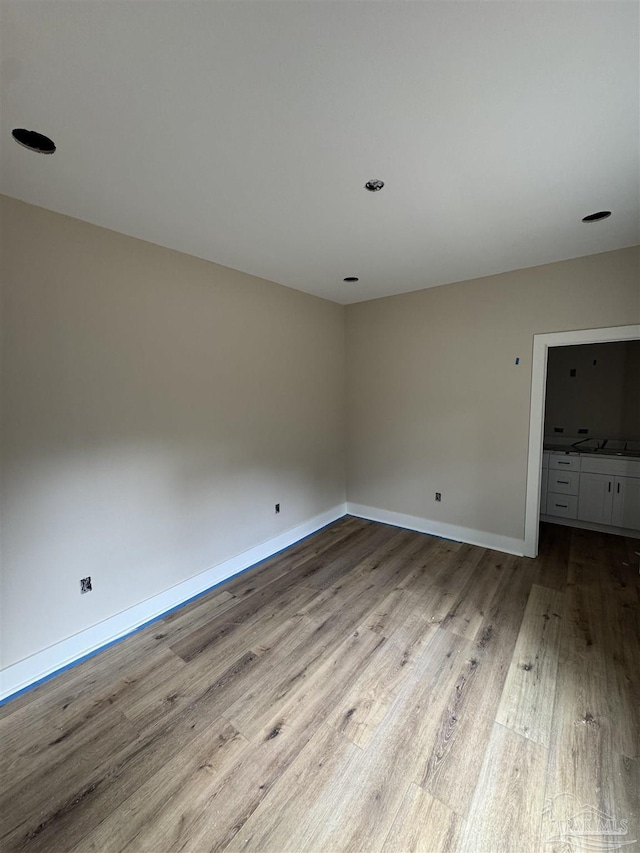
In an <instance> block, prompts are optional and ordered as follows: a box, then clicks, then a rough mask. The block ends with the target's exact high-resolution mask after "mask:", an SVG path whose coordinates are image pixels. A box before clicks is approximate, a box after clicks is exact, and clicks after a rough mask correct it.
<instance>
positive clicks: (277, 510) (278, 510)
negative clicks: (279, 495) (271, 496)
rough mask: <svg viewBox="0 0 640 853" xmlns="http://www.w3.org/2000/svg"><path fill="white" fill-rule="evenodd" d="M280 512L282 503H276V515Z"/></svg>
mask: <svg viewBox="0 0 640 853" xmlns="http://www.w3.org/2000/svg"><path fill="white" fill-rule="evenodd" d="M279 512H280V504H276V515H277V514H278V513H279Z"/></svg>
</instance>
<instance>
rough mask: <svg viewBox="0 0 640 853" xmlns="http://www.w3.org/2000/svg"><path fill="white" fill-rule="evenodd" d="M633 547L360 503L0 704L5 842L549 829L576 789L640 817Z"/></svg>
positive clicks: (438, 843)
mask: <svg viewBox="0 0 640 853" xmlns="http://www.w3.org/2000/svg"><path fill="white" fill-rule="evenodd" d="M636 550H638V543H637V541H631V540H624V539H621V538H617V537H612V536H607V535H605V534H601V533H595V532H591V531H579V530H572V529H571V528H568V527H555V528H554V527H553V526H543V530H542V535H541V555H540V557H539V558H538V559H537V560H526V559H522V558H517V557H510V556H507V555H503V554H497V553H495V552H489V551H486V550H485V549H482V548H476V547H473V546H470V545H463V544H460V543H455V542H448V541H446V540H441V539H436V538H434V537H430V536H425V535H422V534H418V533H413V532H410V531H405V530H400V529H398V528H394V527H389V526H386V525H381V524H375V523H373V522H367V521H362V520H361V519H352V518H351V519H350V518H345V519H341V520H340V521H339V522H336V523H335V524H333V525H331V526H329V527H327V528H325V529H324V530H322V531H320V532H319V533H318V534H316V535H314V536H312V537H309V538H308V539H305V540H304V541H303V542H300V543H298V544H297V545H295V546H294V547H292V548H290V549H288V550H287V551H285V552H283V553H282V554H278V555H276V556H275V557H273V558H271V559H269V560H266V561H264V562H263V563H262V564H260V566H258V567H256V568H254V569H252V570H251V571H249V572H247V573H245V574H243V575H241V576H238V577H237V578H235V579H232V580H231V581H230V582H228V583H227V584H224V585H223V586H222V587H219V588H217V589H216V590H213V591H211V592H210V593H208V594H207V595H204V596H201V597H200V598H198V599H196V600H194V601H192V602H189V603H188V604H187V605H186V606H185V607H183V608H180V609H178V610H176V611H173V612H172V613H170V614H168V615H167V616H166V617H164V618H163V619H161V620H158V621H157V622H155V623H153V624H152V625H149V626H147V627H146V628H144V629H143V630H142V631H140V632H138V633H137V634H135V635H132V636H131V637H129V638H127V639H126V640H124V641H122V642H121V643H118V644H117V645H115V646H113V647H111V648H109V649H107V650H105V651H104V652H103V653H101V654H99V655H96V656H95V657H93V658H91V659H89V660H87V661H84V662H83V663H82V664H80V665H78V666H77V667H75V668H73V669H70V670H68V671H66V672H64V673H62V674H61V675H60V676H58V677H56V678H55V679H52V680H51V681H49V682H47V683H45V684H42V685H40V686H39V687H37V688H35V689H34V690H32V691H30V692H29V693H26V694H23V695H21V696H20V697H18V698H16V700H15V701H11V702H9V703H7V704H6V705H5V706H3V707H0V771H1V776H0V779H1V787H0V849H2V851H3V853H16V851H30V852H31V853H34V851H42V853H45V851H46V852H47V853H49V851H55V853H65V851H73V853H120V851H128V853H145V851H146V853H165V851H167V852H168V851H183V852H184V851H194V853H195V851H197V853H201V851H222V850H238V851H240V850H243V851H245V850H246V851H256V853H258V851H259V853H282V851H291V853H294V851H295V853H301V852H302V851H312V852H313V853H316V851H317V853H325V851H367V853H368V851H380V850H384V851H385V853H391V851H397V853H400V851H405V850H406V851H410V850H412V851H413V850H415V851H424V853H433V851H460V850H465V851H474V853H484V851H491V853H493V851H499V850H509V851H513V853H521V851H523V850H527V851H529V850H532V851H533V850H544V851H545V853H547V851H549V853H553V851H555V850H557V851H560V850H567V849H575V850H576V851H578V850H580V849H582V848H580V847H579V846H578V841H577V840H576V838H574V837H570V836H568V835H567V832H568V829H567V827H570V826H571V818H572V816H573V815H575V814H578V813H579V814H580V815H583V816H584V815H585V814H586V815H587V816H589V817H590V818H592V819H593V820H594V821H596V823H597V821H598V820H601V825H600V828H599V829H598V827H597V826H596V830H595V834H593V835H591V836H590V837H589V842H590V844H591V849H593V847H594V845H595V846H596V847H597V845H600V846H599V848H598V849H611V844H610V841H611V838H612V837H613V836H607V834H606V833H607V826H609V827H610V826H615V827H618V828H619V829H620V830H621V833H622V830H624V834H620V835H619V836H616V837H618V838H622V839H623V840H625V841H633V840H635V839H636V838H638V837H640V815H639V812H640V805H639V804H640V778H639V769H638V768H639V761H640V759H639V758H638V755H639V750H638V738H639V735H640V677H639V668H638V661H639V660H640V594H639V592H640V575H639V574H638V566H637V557H636V556H635V553H634V552H635V551H636ZM554 614H558V615H554ZM525 664H531V666H530V667H529V668H524V666H525ZM602 815H605V816H608V818H607V820H608V821H609V823H608V824H607V823H606V821H605V823H602V820H603V818H602ZM563 821H564V822H563ZM625 821H626V823H625ZM612 822H613V823H612ZM625 828H626V829H625ZM607 845H608V846H607ZM627 847H628V849H630V850H633V846H632V845H631V844H628V845H627Z"/></svg>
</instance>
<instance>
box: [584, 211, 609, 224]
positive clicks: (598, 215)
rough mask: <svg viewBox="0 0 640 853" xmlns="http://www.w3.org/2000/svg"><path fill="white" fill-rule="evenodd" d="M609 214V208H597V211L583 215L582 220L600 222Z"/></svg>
mask: <svg viewBox="0 0 640 853" xmlns="http://www.w3.org/2000/svg"><path fill="white" fill-rule="evenodd" d="M610 216H611V211H610V210H599V211H598V212H597V213H590V214H589V215H588V216H583V217H582V221H583V222H600V221H601V220H603V219H608V218H609V217H610Z"/></svg>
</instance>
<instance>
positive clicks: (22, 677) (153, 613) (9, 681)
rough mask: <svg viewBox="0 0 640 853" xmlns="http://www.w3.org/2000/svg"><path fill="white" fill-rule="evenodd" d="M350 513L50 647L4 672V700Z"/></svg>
mask: <svg viewBox="0 0 640 853" xmlns="http://www.w3.org/2000/svg"><path fill="white" fill-rule="evenodd" d="M345 514H346V505H345V504H338V505H337V506H334V507H332V508H331V509H329V510H327V511H326V512H323V513H321V514H320V515H316V516H314V517H313V518H310V519H309V520H308V521H305V522H303V523H302V524H299V525H297V526H296V527H292V528H291V529H290V530H287V531H285V532H284V533H281V534H280V535H279V536H274V537H273V538H272V539H268V540H267V541H266V542H263V543H262V544H260V545H256V546H255V547H254V548H250V549H249V550H248V551H244V552H243V553H241V554H238V555H237V556H236V557H232V558H231V559H229V560H225V561H224V563H219V564H218V565H217V566H214V567H213V568H211V569H207V570H206V571H204V572H201V573H200V574H198V575H195V577H192V578H189V579H188V580H186V581H183V582H182V583H179V584H176V586H172V587H170V588H169V589H167V590H165V591H164V592H161V593H159V594H158V595H154V596H153V598H149V599H147V600H146V601H142V602H141V603H140V604H136V605H135V606H133V607H129V608H128V609H127V610H123V611H122V612H121V613H117V614H116V615H115V616H112V617H110V618H109V619H105V620H104V621H103V622H99V623H98V624H97V625H92V626H91V628H87V629H86V630H85V631H81V632H80V633H79V634H74V635H73V636H72V637H68V638H67V639H66V640H61V641H60V642H59V643H56V644H55V645H53V646H50V647H49V648H46V649H43V650H42V651H40V652H37V653H36V654H34V655H31V656H30V657H28V658H25V659H24V660H21V661H18V663H15V664H12V665H11V666H8V667H6V668H5V669H3V670H0V701H2V700H4V699H7V698H8V697H10V696H13V695H15V694H16V693H19V692H21V691H22V690H25V689H27V688H28V687H32V686H33V685H34V684H36V683H37V682H39V681H42V680H43V679H45V678H48V677H50V676H51V675H53V674H55V673H57V672H59V671H60V670H62V669H66V668H67V667H69V666H73V665H74V664H76V663H78V662H79V661H80V660H82V659H83V658H86V657H88V656H90V655H92V654H95V653H96V652H98V651H100V650H101V649H103V648H105V647H106V646H108V645H110V644H111V643H114V642H116V641H117V640H119V639H122V637H125V636H126V635H127V634H131V633H132V632H133V631H136V630H138V629H140V628H141V627H143V626H144V625H147V624H148V623H149V622H153V620H154V619H158V618H159V617H160V616H163V615H164V614H166V613H167V612H168V611H170V610H173V609H174V608H176V607H179V606H180V605H181V604H185V603H186V602H187V601H190V600H191V599H192V598H195V597H196V596H198V595H201V594H202V593H204V592H206V591H207V590H209V589H211V588H212V587H215V586H217V585H218V584H220V583H222V582H223V581H225V580H228V579H229V578H231V577H233V576H234V575H237V574H239V573H240V572H243V571H245V570H246V569H249V568H251V567H252V566H255V565H256V563H260V562H262V560H266V559H267V558H268V557H272V556H273V555H274V554H277V553H278V552H279V551H282V550H283V549H284V548H289V547H290V546H291V545H294V544H295V543H296V542H299V541H300V540H301V539H304V538H305V537H306V536H310V535H311V534H312V533H316V532H317V531H318V530H320V529H321V528H322V527H325V526H326V525H327V524H331V522H333V521H336V520H337V519H339V518H342V516H343V515H345Z"/></svg>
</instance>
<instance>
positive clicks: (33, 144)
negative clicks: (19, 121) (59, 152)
mask: <svg viewBox="0 0 640 853" xmlns="http://www.w3.org/2000/svg"><path fill="white" fill-rule="evenodd" d="M11 135H12V136H13V138H14V139H15V141H16V142H17V143H18V144H19V145H22V146H23V147H24V148H28V149H29V151H37V152H38V154H53V152H54V151H55V150H56V146H55V143H54V141H53V140H52V139H49V137H48V136H45V135H44V134H42V133H37V132H36V131H35V130H25V128H24V127H16V128H15V129H14V130H12V131H11Z"/></svg>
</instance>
